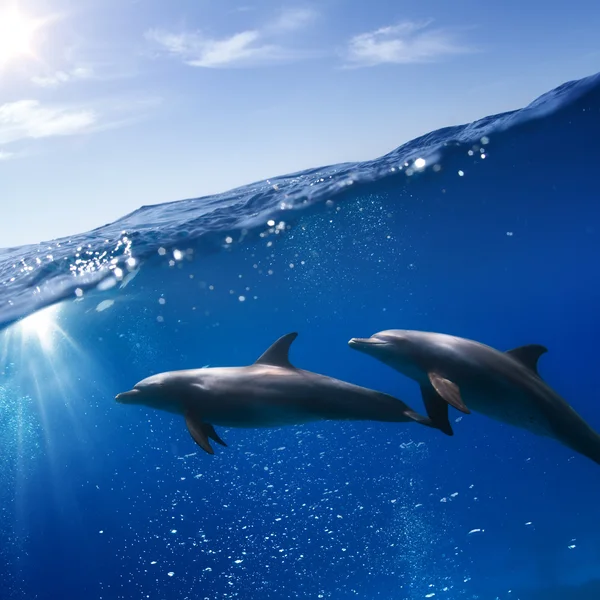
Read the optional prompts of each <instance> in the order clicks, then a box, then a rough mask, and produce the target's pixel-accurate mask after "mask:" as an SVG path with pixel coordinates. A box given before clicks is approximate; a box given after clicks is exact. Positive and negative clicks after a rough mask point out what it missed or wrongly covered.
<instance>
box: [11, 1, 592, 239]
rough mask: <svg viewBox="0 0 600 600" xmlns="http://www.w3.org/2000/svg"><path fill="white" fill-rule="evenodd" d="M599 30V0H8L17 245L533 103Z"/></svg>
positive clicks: (572, 72) (356, 155)
mask: <svg viewBox="0 0 600 600" xmlns="http://www.w3.org/2000/svg"><path fill="white" fill-rule="evenodd" d="M598 31H600V7H599V6H598V2H597V0H571V1H570V2H567V3H565V2H552V1H550V2H548V1H544V2H542V1H541V0H530V1H528V2H522V1H518V2H517V1H516V0H504V1H503V2H496V3H490V2H481V0H477V1H475V0H462V1H461V2H459V3H454V2H447V1H446V0H432V1H425V2H421V3H404V2H392V1H388V0H370V1H369V2H364V1H358V0H320V1H319V2H302V1H299V2H285V1H284V2H273V1H271V0H260V1H257V0H247V1H241V2H234V1H232V0H220V1H219V2H216V1H215V0H169V1H166V0H77V1H75V0H23V1H20V2H17V1H15V0H0V203H1V206H2V209H3V210H2V219H0V247H7V246H11V245H17V244H24V243H32V242H37V241H40V240H42V239H50V238H53V237H58V236H63V235H69V234H72V233H77V232H81V231H84V230H87V229H91V228H93V227H96V226H99V225H102V224H104V223H107V222H109V221H112V220H114V219H115V218H118V217H119V216H122V215H123V214H125V213H127V212H130V211H131V210H133V209H135V208H137V207H139V206H141V205H143V204H153V203H159V202H165V201H171V200H177V199H182V198H189V197H195V196H200V195H204V194H208V193H215V192H219V191H225V190H227V189H230V188H232V187H235V186H238V185H242V184H245V183H250V182H252V181H255V180H258V179H262V178H266V177H272V176H275V175H282V174H285V173H288V172H291V171H297V170H300V169H303V168H308V167H316V166H323V165H325V164H331V163H336V162H343V161H349V160H364V159H370V158H375V157H377V156H379V155H381V154H384V153H386V152H388V151H390V150H392V149H393V148H395V147H396V146H399V145H400V144H402V143H403V142H405V141H408V140H409V139H411V138H413V137H415V136H417V135H419V134H422V133H426V132H427V131H430V130H432V129H436V128H438V127H442V126H446V125H452V124H458V123H463V122H468V121H471V120H473V119H476V118H479V117H482V116H486V115H488V114H491V113H495V112H501V111H504V110H509V109H513V108H518V107H520V106H522V105H524V104H526V103H528V102H529V101H531V100H533V99H534V98H535V97H536V96H538V95H539V94H541V93H543V92H545V91H547V90H548V89H550V88H552V87H554V86H556V85H558V84H560V83H562V82H563V81H566V80H569V79H576V78H579V77H583V76H585V75H589V74H591V73H594V72H596V71H599V70H600V36H599V35H598Z"/></svg>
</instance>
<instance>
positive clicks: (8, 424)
mask: <svg viewBox="0 0 600 600" xmlns="http://www.w3.org/2000/svg"><path fill="white" fill-rule="evenodd" d="M599 140H600V76H594V77H590V78H588V79H585V80H581V81H577V82H571V83H568V84H565V85H564V86H561V87H560V88H558V89H557V90H554V91H551V92H549V93H548V94H546V95H544V96H543V97H541V98H540V99H538V100H537V101H536V102H534V103H533V104H532V105H530V106H529V107H527V108H525V109H523V110H520V111H515V112H513V113H507V114H504V115H497V116H492V117H489V118H487V119H483V120H482V121H479V122H476V123H473V124H470V125H467V126H461V127H452V128H448V129H444V130H441V131H437V132H433V133H431V134H429V135H427V136H424V137H423V138H420V139H417V140H414V141H413V142H410V143H408V144H406V145H404V146H402V147H400V148H398V149H397V150H395V151H394V152H392V153H390V154H388V155H386V156H384V157H382V158H380V159H377V160H373V161H371V162H367V163H360V164H344V165H337V166H334V167H326V168H322V169H314V170H311V171H308V172H303V173H298V174H294V175H290V176H287V177H281V178H277V179H273V180H270V181H267V182H260V183H257V184H254V185H250V186H248V187H245V188H241V189H237V190H233V191H231V192H229V193H226V194H223V195H220V196H213V197H209V198H200V199H195V200H187V201H182V202H174V203H170V204H165V205H161V206H151V207H144V208H142V209H140V210H139V211H136V212H134V213H132V214H130V215H128V216H126V217H124V218H123V219H121V220H120V221H118V222H116V223H113V224H109V225H106V226H104V227H101V228H99V229H96V230H94V231H91V232H88V233H85V234H82V235H79V236H74V237H72V238H69V239H64V240H55V241H51V242H46V243H42V244H39V245H36V246H27V247H23V248H11V249H5V250H0V322H1V323H2V326H3V330H2V331H1V332H0V357H1V359H2V362H1V363H0V369H1V379H0V449H1V452H2V460H1V461H0V582H1V583H0V597H1V598H2V600H9V599H11V600H12V599H21V598H27V599H30V598H36V599H40V600H55V599H57V598H61V599H63V600H71V599H73V600H80V599H82V598H86V599H103V600H105V599H113V598H114V599H134V598H139V599H144V598H149V599H156V600H171V599H178V600H186V599H190V600H192V599H200V600H202V599H206V600H216V599H233V598H244V599H245V598H261V599H264V600H273V599H285V598H311V599H312V598H330V599H332V600H345V599H350V598H364V599H366V600H371V599H375V598H383V599H413V598H415V599H416V598H435V599H436V600H438V599H448V600H455V599H476V598H477V599H482V600H483V599H486V600H487V599H490V600H494V599H499V600H509V599H510V600H514V599H520V600H538V599H542V598H543V599H545V600H548V599H550V600H552V599H555V598H556V599H558V598H560V599H565V598H569V599H573V600H580V599H583V598H585V599H590V598H599V597H600V518H599V517H598V506H600V470H599V468H598V465H597V464H594V463H593V462H592V461H591V460H589V459H587V458H585V457H583V456H581V455H579V454H575V453H574V452H573V451H572V450H569V449H568V448H566V447H564V446H562V445H560V444H559V443H558V442H556V441H554V440H551V439H547V438H543V437H537V436H535V435H533V434H531V433H529V432H527V431H524V430H521V429H517V428H515V427H510V426H508V425H503V424H501V423H499V422H497V421H494V420H491V419H489V418H486V417H485V416H482V415H480V414H477V413H473V414H470V415H463V414H461V413H459V412H457V411H456V410H454V409H451V412H450V417H451V423H452V426H453V428H454V431H455V435H454V437H447V436H445V435H443V434H442V433H441V432H439V431H437V430H435V429H430V428H427V427H423V426H421V425H418V424H415V423H376V422H362V421H360V422H340V421H327V422H317V423H311V424H305V425H299V426H290V427H280V428H271V429H238V428H227V427H218V428H217V429H218V432H219V434H220V435H221V436H222V437H223V438H224V439H225V440H226V442H227V444H228V446H227V447H221V446H219V445H216V446H215V455H214V456H210V455H208V454H206V453H204V452H203V451H202V450H201V449H200V448H199V447H198V446H197V445H196V444H195V443H194V441H193V440H192V438H191V437H190V435H189V433H188V431H187V430H186V427H185V423H184V421H183V419H182V417H180V416H177V415H172V414H169V413H166V412H159V411H152V410H150V409H146V408H143V407H140V406H125V405H121V404H118V403H117V402H115V399H114V398H115V395H116V394H117V393H118V392H122V391H124V390H128V389H130V388H131V387H132V386H133V385H134V384H135V383H136V382H137V381H139V380H140V379H143V378H144V377H147V376H149V375H151V374H153V373H157V372H161V371H167V370H173V369H184V368H199V367H204V366H209V367H213V366H236V365H247V364H250V363H252V362H253V361H254V360H256V359H257V358H258V357H259V356H260V355H261V354H262V352H263V351H264V350H265V349H266V348H267V347H268V346H269V345H270V344H271V343H272V342H273V341H275V340H276V339H277V338H278V337H280V336H281V335H283V334H286V333H288V332H291V331H297V332H298V333H299V336H298V339H297V340H296V341H295V342H294V344H293V346H292V349H291V354H290V357H291V360H292V362H293V363H294V364H295V365H296V366H298V367H301V368H303V369H307V370H312V371H316V372H318V373H323V374H326V375H330V376H332V377H337V378H339V379H342V380H346V381H349V382H352V383H355V384H359V385H362V386H366V387H370V388H374V389H376V390H379V391H383V392H386V393H389V394H392V395H394V396H396V397H398V398H401V399H402V400H403V401H405V402H406V403H407V404H409V405H410V406H411V407H412V408H414V409H415V410H418V411H419V412H423V410H424V409H423V406H422V401H421V397H420V393H419V388H418V385H417V384H416V383H414V382H413V381H411V380H409V379H407V378H406V377H404V376H403V375H401V374H400V373H398V372H396V371H394V370H392V369H391V368H389V367H387V366H385V365H384V364H383V363H380V362H378V361H376V360H374V359H372V358H371V357H368V356H365V355H363V354H361V353H358V352H355V351H352V350H351V349H350V348H349V347H348V344H347V342H348V340H349V339H350V338H352V337H368V336H370V335H372V334H373V333H375V332H377V331H380V330H383V329H392V328H397V329H416V330H426V331H436V332H444V333H450V334H454V335H458V336H462V337H467V338H471V339H475V340H478V341H481V342H484V343H486V344H489V345H491V346H494V347H496V348H498V349H500V350H507V349H509V348H513V347H516V346H520V345H523V344H530V343H536V344H543V345H544V346H546V347H547V348H548V349H549V352H548V353H547V354H546V355H544V356H543V357H542V359H541V361H540V374H541V376H542V377H543V378H544V379H545V380H546V381H547V382H548V383H549V384H550V385H551V386H552V387H553V388H554V389H556V390H557V391H558V392H559V393H560V394H561V395H562V396H563V397H564V398H565V399H566V400H567V401H568V402H569V403H571V404H572V405H573V407H574V408H575V409H576V410H577V411H578V412H579V413H580V414H581V415H582V416H583V417H584V418H585V419H586V420H587V421H588V422H589V423H590V424H591V425H592V426H593V427H594V428H596V429H597V430H598V429H600V398H598V390H597V385H596V383H597V374H598V368H599V366H598V360H599V358H600V354H599V350H598V348H599V346H598V341H597V340H598V336H599V335H600V317H599V312H598V306H600V267H599V259H600V197H599V191H598V190H599V186H598V165H599V164H600V144H599ZM232 168H234V167H232ZM199 173H200V175H199V176H201V169H199ZM82 201H84V200H83V199H82ZM34 311H37V312H34ZM31 313H33V314H31ZM28 315H29V316H28ZM23 317H26V318H25V319H23V320H19V319H22V318H23Z"/></svg>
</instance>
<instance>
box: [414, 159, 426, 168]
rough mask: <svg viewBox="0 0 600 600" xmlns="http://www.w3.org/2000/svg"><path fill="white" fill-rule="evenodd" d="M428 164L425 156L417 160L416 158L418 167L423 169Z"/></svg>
mask: <svg viewBox="0 0 600 600" xmlns="http://www.w3.org/2000/svg"><path fill="white" fill-rule="evenodd" d="M426 164H427V161H426V160H425V159H424V158H417V160H415V168H417V169H423V168H424V167H425V165H426Z"/></svg>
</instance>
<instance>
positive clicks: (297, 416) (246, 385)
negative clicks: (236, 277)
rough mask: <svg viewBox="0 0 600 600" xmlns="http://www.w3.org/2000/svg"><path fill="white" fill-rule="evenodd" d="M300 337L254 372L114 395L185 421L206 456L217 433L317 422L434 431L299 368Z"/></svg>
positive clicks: (184, 378)
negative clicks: (412, 425) (293, 356)
mask: <svg viewBox="0 0 600 600" xmlns="http://www.w3.org/2000/svg"><path fill="white" fill-rule="evenodd" d="M297 335H298V334H297V333H289V334H287V335H284V336H283V337H281V338H280V339H278V340H277V341H276V342H275V343H274V344H273V345H272V346H270V347H269V348H268V349H267V350H266V352H264V354H262V356H261V357H260V358H259V359H258V360H257V361H256V362H255V363H254V364H252V365H250V366H246V367H212V368H202V369H191V370H182V371H169V372H166V373H159V374H158V375H153V376H151V377H148V378H146V379H143V380H142V381H140V382H139V383H137V384H136V385H135V386H134V388H133V389H132V390H130V391H128V392H123V393H121V394H118V395H117V396H116V400H117V402H120V403H122V404H141V405H145V406H148V407H150V408H155V409H159V410H163V411H168V412H171V413H176V414H182V415H184V417H185V422H186V425H187V428H188V430H189V432H190V435H191V436H192V438H193V440H194V441H195V442H196V443H197V444H198V445H199V446H200V447H201V448H202V449H203V450H204V451H206V452H208V453H209V454H214V450H213V448H212V447H211V445H210V443H209V438H210V439H212V440H214V441H215V442H217V443H218V444H221V445H223V446H226V444H225V442H224V441H223V440H222V439H221V438H220V437H219V435H218V434H217V433H216V431H215V428H214V426H215V425H221V426H224V427H278V426H282V425H298V424H302V423H308V422H310V421H320V420H368V421H386V422H398V423H404V422H410V421H415V422H417V423H421V424H422V425H426V426H429V427H434V425H433V423H432V422H431V420H430V419H429V418H427V417H424V416H422V415H419V414H417V413H416V412H414V411H413V410H411V408H410V407H408V406H407V405H406V404H404V402H402V401H401V400H398V399H397V398H394V397H393V396H389V395H387V394H383V393H381V392H376V391H374V390H370V389H368V388H364V387H359V386H357V385H353V384H351V383H346V382H345V381H340V380H338V379H333V378H332V377H327V376H325V375H319V374H318V373H312V372H310V371H303V370H301V369H297V368H295V367H294V366H292V364H291V363H290V361H289V358H288V354H289V349H290V346H291V344H292V342H293V341H294V340H295V339H296V337H297Z"/></svg>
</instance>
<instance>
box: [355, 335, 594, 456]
mask: <svg viewBox="0 0 600 600" xmlns="http://www.w3.org/2000/svg"><path fill="white" fill-rule="evenodd" d="M348 344H349V346H350V347H351V348H355V349H356V350H359V351H361V352H364V353H365V354H369V355H371V356H373V357H375V358H377V359H379V360H380V361H382V362H383V363H385V364H387V365H388V366H390V367H392V368H394V369H396V370H397V371H399V372H400V373H402V374H404V375H406V376H407V377H410V378H411V379H414V380H415V381H417V382H418V383H419V385H420V386H421V393H422V396H423V401H424V404H425V408H426V410H427V414H428V415H429V417H430V418H431V420H432V422H433V423H434V424H435V425H436V426H437V427H439V428H440V429H441V430H442V431H444V432H445V433H447V434H449V435H452V434H453V432H452V428H451V426H450V422H449V420H448V405H451V406H453V407H454V408H456V409H458V410H460V411H462V412H463V413H469V412H470V409H473V410H474V411H477V412H480V413H482V414H484V415H487V416H488V417H491V418H493V419H496V420H498V421H501V422H503V423H508V424H509V425H514V426H516V427H521V428H523V429H527V430H528V431H531V432H532V433H535V434H537V435H542V436H546V437H550V438H553V439H555V440H557V441H559V442H561V443H562V444H564V445H565V446H567V447H569V448H571V449H572V450H575V451H576V452H578V453H580V454H583V455H584V456H587V457H588V458H590V459H591V460H593V461H594V462H596V463H598V464H600V435H598V433H596V432H595V431H594V430H593V429H592V428H591V427H590V426H589V425H588V424H587V423H586V422H585V421H584V420H583V418H582V417H580V416H579V414H577V412H575V410H574V409H573V408H572V407H571V406H570V405H569V404H568V403H567V402H566V401H565V400H563V398H561V397H560V396H559V395H558V394H557V393H556V392H555V391H554V390H553V389H552V388H551V387H550V386H549V385H548V384H547V383H546V382H545V381H544V380H543V379H542V378H541V377H540V376H539V373H538V370H537V363H538V359H539V358H540V356H541V355H542V354H544V353H545V352H547V349H546V348H544V346H539V345H530V346H522V347H519V348H515V349H514V350H509V351H508V352H500V351H499V350H495V349H494V348H491V347H490V346H486V345H484V344H480V343H478V342H475V341H472V340H467V339H464V338H460V337H454V336H451V335H445V334H441V333H428V332H423V331H407V330H398V329H390V330H387V331H381V332H379V333H376V334H375V335H373V336H372V337H370V338H366V339H361V338H353V339H351V340H350V341H349V342H348Z"/></svg>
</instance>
